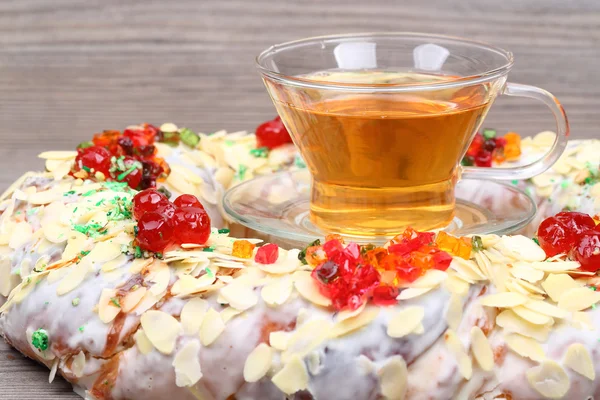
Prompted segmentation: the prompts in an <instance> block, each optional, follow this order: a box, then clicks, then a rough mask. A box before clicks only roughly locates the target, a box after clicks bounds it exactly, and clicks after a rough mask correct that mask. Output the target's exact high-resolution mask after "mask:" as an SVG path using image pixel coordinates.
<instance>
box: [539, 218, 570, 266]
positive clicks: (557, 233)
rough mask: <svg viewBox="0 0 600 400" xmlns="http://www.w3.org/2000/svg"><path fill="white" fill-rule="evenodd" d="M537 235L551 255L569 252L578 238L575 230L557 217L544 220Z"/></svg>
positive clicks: (543, 247) (541, 244)
mask: <svg viewBox="0 0 600 400" xmlns="http://www.w3.org/2000/svg"><path fill="white" fill-rule="evenodd" d="M537 236H538V241H539V243H540V246H541V247H542V249H543V250H544V251H545V252H546V254H547V255H548V256H549V257H552V256H555V255H557V254H561V253H564V254H566V253H568V252H569V251H570V250H571V249H572V248H573V245H574V244H575V241H576V239H577V237H576V235H575V232H573V231H572V230H570V229H569V228H568V227H567V226H566V225H565V224H564V223H563V222H562V221H561V220H560V219H558V218H556V217H550V218H546V219H545V220H544V221H542V223H541V224H540V226H539V228H538V232H537Z"/></svg>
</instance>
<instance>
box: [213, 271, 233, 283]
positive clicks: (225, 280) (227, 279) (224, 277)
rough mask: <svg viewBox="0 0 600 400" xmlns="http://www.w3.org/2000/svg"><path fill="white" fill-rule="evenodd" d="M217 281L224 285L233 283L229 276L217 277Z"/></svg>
mask: <svg viewBox="0 0 600 400" xmlns="http://www.w3.org/2000/svg"><path fill="white" fill-rule="evenodd" d="M213 273H214V272H213ZM217 279H218V280H220V281H221V282H223V283H225V284H227V283H231V282H233V277H232V276H229V275H217Z"/></svg>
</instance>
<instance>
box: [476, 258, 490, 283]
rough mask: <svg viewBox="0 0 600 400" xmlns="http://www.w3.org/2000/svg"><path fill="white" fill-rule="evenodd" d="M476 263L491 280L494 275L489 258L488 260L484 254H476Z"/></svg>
mask: <svg viewBox="0 0 600 400" xmlns="http://www.w3.org/2000/svg"><path fill="white" fill-rule="evenodd" d="M475 261H477V265H478V266H479V269H480V270H481V272H482V273H483V275H485V276H486V278H488V279H489V278H490V276H491V275H492V263H491V262H490V260H489V258H487V257H486V255H485V254H483V252H481V251H478V252H476V253H475Z"/></svg>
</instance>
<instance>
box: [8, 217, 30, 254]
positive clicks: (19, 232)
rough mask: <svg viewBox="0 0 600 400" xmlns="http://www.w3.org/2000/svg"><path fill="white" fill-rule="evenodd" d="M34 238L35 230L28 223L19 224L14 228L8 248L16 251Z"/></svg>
mask: <svg viewBox="0 0 600 400" xmlns="http://www.w3.org/2000/svg"><path fill="white" fill-rule="evenodd" d="M32 236H33V229H32V227H31V225H29V224H28V223H27V222H19V223H17V224H16V225H15V226H14V228H13V231H12V235H11V237H10V241H9V242H8V246H9V247H10V248H11V249H13V250H15V249H17V248H19V247H21V246H23V245H25V244H26V243H27V242H29V240H31V237H32Z"/></svg>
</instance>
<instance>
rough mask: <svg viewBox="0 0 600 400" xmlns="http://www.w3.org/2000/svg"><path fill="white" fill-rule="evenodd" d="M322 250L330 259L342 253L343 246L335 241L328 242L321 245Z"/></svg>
mask: <svg viewBox="0 0 600 400" xmlns="http://www.w3.org/2000/svg"><path fill="white" fill-rule="evenodd" d="M323 250H324V251H325V254H327V257H329V258H331V257H333V256H334V255H336V254H337V253H339V252H342V251H344V246H343V245H342V243H341V242H340V241H339V240H337V239H332V240H328V241H326V242H325V243H324V244H323Z"/></svg>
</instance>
